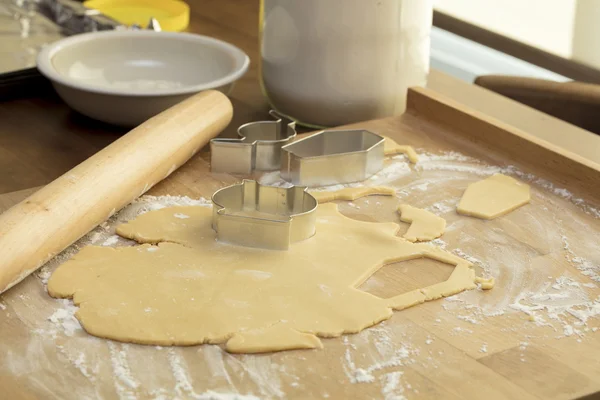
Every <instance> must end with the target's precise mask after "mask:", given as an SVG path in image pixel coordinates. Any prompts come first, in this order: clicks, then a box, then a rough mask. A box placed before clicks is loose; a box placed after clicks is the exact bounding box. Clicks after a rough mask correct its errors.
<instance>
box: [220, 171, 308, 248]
mask: <svg viewBox="0 0 600 400" xmlns="http://www.w3.org/2000/svg"><path fill="white" fill-rule="evenodd" d="M212 203H213V218H212V227H213V229H214V230H215V231H216V232H217V239H218V240H219V241H222V242H225V243H231V244H235V245H239V246H246V247H259V248H263V249H269V250H287V249H289V247H290V245H291V244H292V243H295V242H300V241H302V240H305V239H308V238H310V237H311V236H313V235H314V234H315V224H316V213H315V210H316V209H317V200H316V199H315V198H314V197H313V196H312V195H311V194H310V193H308V192H307V190H306V187H300V186H293V187H290V188H281V187H274V186H263V185H261V184H260V183H258V182H256V181H252V180H247V179H244V180H243V181H242V182H241V183H236V184H234V185H231V186H228V187H226V188H223V189H220V190H217V191H216V192H215V193H214V194H213V196H212Z"/></svg>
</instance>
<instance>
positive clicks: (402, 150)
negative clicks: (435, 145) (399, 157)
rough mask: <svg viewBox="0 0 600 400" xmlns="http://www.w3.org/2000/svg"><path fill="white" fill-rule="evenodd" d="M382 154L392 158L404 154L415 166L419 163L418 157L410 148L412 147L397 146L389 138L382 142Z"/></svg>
mask: <svg viewBox="0 0 600 400" xmlns="http://www.w3.org/2000/svg"><path fill="white" fill-rule="evenodd" d="M383 152H384V153H385V155H386V156H393V155H395V154H405V155H406V157H407V158H408V161H410V162H411V163H413V164H416V163H417V162H418V161H419V156H418V155H417V152H416V151H415V149H413V148H412V146H406V145H402V144H398V143H396V142H395V141H393V140H392V139H390V138H389V137H386V138H385V141H384V142H383Z"/></svg>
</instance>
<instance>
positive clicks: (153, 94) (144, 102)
mask: <svg viewBox="0 0 600 400" xmlns="http://www.w3.org/2000/svg"><path fill="white" fill-rule="evenodd" d="M37 64H38V69H39V71H40V72H41V73H42V74H43V75H45V76H46V77H47V78H49V79H50V80H51V81H52V84H53V85H54V88H55V89H56V91H57V92H58V94H59V95H60V97H61V98H62V99H63V100H64V101H65V102H66V103H67V104H68V105H69V106H71V107H72V108H73V109H75V110H77V111H79V112H80V113H82V114H84V115H87V116H89V117H91V118H94V119H97V120H100V121H104V122H108V123H111V124H116V125H122V126H135V125H139V124H140V123H142V122H143V121H145V120H147V119H148V118H150V117H152V116H154V115H156V114H158V113H159V112H161V111H163V110H165V109H166V108H168V107H170V106H172V105H174V104H175V103H178V102H180V101H181V100H183V99H185V98H186V97H189V96H191V95H193V94H195V93H197V92H200V91H202V90H207V89H216V90H220V91H222V92H224V93H225V94H228V93H229V91H230V90H231V88H232V86H233V83H234V82H235V81H236V80H237V79H239V78H240V77H241V76H242V75H243V74H244V73H245V72H246V70H247V69H248V65H249V64H250V60H249V58H248V56H247V55H246V54H245V53H244V52H243V51H241V50H240V49H238V48H237V47H235V46H233V45H231V44H229V43H226V42H223V41H220V40H217V39H213V38H210V37H207V36H201V35H194V34H190V33H172V32H152V31H103V32H94V33H85V34H81V35H75V36H72V37H69V38H66V39H62V40H59V41H57V42H55V43H53V44H51V45H49V46H47V47H45V48H44V49H43V50H42V51H41V52H40V53H39V55H38V58H37Z"/></svg>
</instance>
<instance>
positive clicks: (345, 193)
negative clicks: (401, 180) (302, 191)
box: [310, 186, 396, 204]
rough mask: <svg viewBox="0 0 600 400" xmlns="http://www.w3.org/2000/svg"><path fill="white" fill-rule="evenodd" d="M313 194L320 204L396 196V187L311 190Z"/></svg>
mask: <svg viewBox="0 0 600 400" xmlns="http://www.w3.org/2000/svg"><path fill="white" fill-rule="evenodd" d="M310 194H311V195H313V196H314V197H315V199H317V202H319V204H321V203H327V202H330V201H334V200H348V201H353V200H356V199H359V198H361V197H365V196H371V195H379V196H395V195H396V189H394V188H392V187H387V186H371V187H352V188H344V189H340V190H333V191H330V192H327V191H314V192H313V191H311V192H310Z"/></svg>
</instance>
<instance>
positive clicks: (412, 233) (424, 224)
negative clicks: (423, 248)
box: [398, 204, 446, 242]
mask: <svg viewBox="0 0 600 400" xmlns="http://www.w3.org/2000/svg"><path fill="white" fill-rule="evenodd" d="M398 212H399V213H400V220H401V221H404V222H410V227H409V228H408V231H406V233H405V234H404V235H403V236H402V237H403V238H404V239H406V240H408V241H410V242H424V241H428V240H433V239H436V238H439V237H440V236H442V234H443V233H444V230H445V229H446V220H445V219H444V218H441V217H438V216H437V215H435V214H434V213H431V212H429V211H427V210H423V209H420V208H416V207H412V206H409V205H408V204H401V205H400V206H398Z"/></svg>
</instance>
